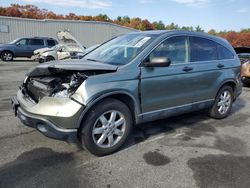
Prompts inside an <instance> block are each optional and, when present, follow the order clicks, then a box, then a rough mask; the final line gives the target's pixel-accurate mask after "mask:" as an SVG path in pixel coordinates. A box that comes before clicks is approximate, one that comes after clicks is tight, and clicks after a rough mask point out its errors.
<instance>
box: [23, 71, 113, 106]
mask: <svg viewBox="0 0 250 188" xmlns="http://www.w3.org/2000/svg"><path fill="white" fill-rule="evenodd" d="M105 72H106V73H107V72H110V71H84V72H79V71H61V72H52V74H51V75H50V76H35V77H27V78H26V79H25V80H24V83H23V85H22V86H21V90H22V92H23V94H25V95H28V96H29V97H31V98H32V99H33V100H34V102H36V103H37V102H38V101H40V100H41V99H42V98H43V97H44V96H49V97H61V98H65V97H70V96H71V95H72V94H74V92H75V91H76V90H77V89H78V87H79V86H80V85H81V84H82V83H83V82H84V80H86V79H87V78H88V77H89V76H93V75H97V74H103V73H105Z"/></svg>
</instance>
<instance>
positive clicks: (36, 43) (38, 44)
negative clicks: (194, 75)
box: [28, 38, 44, 57]
mask: <svg viewBox="0 0 250 188" xmlns="http://www.w3.org/2000/svg"><path fill="white" fill-rule="evenodd" d="M40 48H44V40H43V39H36V38H32V39H29V42H28V49H29V51H28V57H31V56H32V55H33V52H34V51H35V50H37V49H40Z"/></svg>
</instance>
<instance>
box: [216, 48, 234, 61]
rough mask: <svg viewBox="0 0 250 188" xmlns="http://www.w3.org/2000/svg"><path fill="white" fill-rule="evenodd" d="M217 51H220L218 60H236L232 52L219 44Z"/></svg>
mask: <svg viewBox="0 0 250 188" xmlns="http://www.w3.org/2000/svg"><path fill="white" fill-rule="evenodd" d="M217 50H218V58H219V60H223V59H233V58H234V54H233V53H232V52H230V50H228V49H227V48H225V47H224V46H222V45H219V44H218V46H217Z"/></svg>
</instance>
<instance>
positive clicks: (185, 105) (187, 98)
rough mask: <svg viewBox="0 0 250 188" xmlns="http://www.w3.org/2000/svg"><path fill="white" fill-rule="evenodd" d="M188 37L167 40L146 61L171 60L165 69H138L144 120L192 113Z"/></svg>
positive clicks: (191, 79) (191, 75) (191, 68)
mask: <svg viewBox="0 0 250 188" xmlns="http://www.w3.org/2000/svg"><path fill="white" fill-rule="evenodd" d="M189 52H190V50H189V41H188V37H185V36H176V37H171V38H168V39H166V40H165V41H164V42H162V43H161V44H160V45H159V46H158V47H157V48H155V49H154V50H153V51H152V52H151V53H150V54H149V56H148V57H147V58H146V60H145V61H148V62H150V61H151V60H152V59H154V58H157V57H167V58H169V59H170V60H171V64H170V66H168V67H143V66H142V67H141V86H140V87H141V108H142V114H141V115H142V116H143V119H144V120H153V119H158V118H161V117H166V116H170V115H173V114H178V113H182V112H183V111H188V110H191V108H192V105H191V103H192V96H193V92H194V91H193V86H192V83H193V82H194V81H195V80H194V77H193V74H192V71H193V67H192V66H191V65H190V62H189V59H190V55H189Z"/></svg>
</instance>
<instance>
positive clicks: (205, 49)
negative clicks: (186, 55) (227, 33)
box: [190, 37, 218, 62]
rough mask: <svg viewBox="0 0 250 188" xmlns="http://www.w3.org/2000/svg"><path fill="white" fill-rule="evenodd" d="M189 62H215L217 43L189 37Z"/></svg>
mask: <svg viewBox="0 0 250 188" xmlns="http://www.w3.org/2000/svg"><path fill="white" fill-rule="evenodd" d="M190 46H191V61H192V62H196V61H211V60H217V59H218V58H217V43H215V42H213V41H211V40H208V39H204V38H200V37H190Z"/></svg>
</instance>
